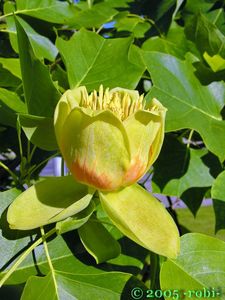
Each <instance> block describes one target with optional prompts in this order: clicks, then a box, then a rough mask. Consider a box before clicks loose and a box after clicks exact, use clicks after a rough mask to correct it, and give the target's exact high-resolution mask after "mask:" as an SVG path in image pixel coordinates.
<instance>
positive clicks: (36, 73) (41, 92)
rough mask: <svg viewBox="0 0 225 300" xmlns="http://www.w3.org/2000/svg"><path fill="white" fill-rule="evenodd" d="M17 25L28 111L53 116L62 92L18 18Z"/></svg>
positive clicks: (32, 113)
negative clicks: (36, 54)
mask: <svg viewBox="0 0 225 300" xmlns="http://www.w3.org/2000/svg"><path fill="white" fill-rule="evenodd" d="M16 27H17V37H18V45H19V55H20V64H21V73H22V79H23V87H24V94H25V99H26V105H27V108H28V112H29V113H30V114H31V115H38V116H45V117H51V116H53V112H54V109H55V105H56V103H57V101H58V100H59V98H60V94H59V92H58V91H57V89H56V87H55V86H54V84H53V82H52V80H51V77H50V74H49V70H48V69H47V67H46V66H44V65H43V64H42V63H41V62H40V61H39V60H38V59H37V58H36V57H35V55H34V53H33V50H32V47H31V45H30V42H29V39H28V36H27V34H26V32H25V30H24V28H23V26H22V24H21V23H20V20H18V19H16ZM31 78H32V80H31Z"/></svg>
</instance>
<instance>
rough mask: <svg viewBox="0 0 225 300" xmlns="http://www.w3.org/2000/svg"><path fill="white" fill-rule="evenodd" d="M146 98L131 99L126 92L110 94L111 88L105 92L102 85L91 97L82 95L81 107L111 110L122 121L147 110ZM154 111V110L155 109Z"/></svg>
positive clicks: (85, 94)
mask: <svg viewBox="0 0 225 300" xmlns="http://www.w3.org/2000/svg"><path fill="white" fill-rule="evenodd" d="M143 99H144V96H143V95H141V96H139V97H138V98H137V99H133V98H131V96H130V95H129V94H128V93H127V92H126V91H123V90H122V91H121V92H120V91H119V90H117V91H114V92H110V90H109V88H107V89H106V90H105V91H104V89H103V86H102V85H100V87H99V91H98V92H97V91H96V90H94V91H93V92H92V93H91V94H90V95H88V94H87V93H83V94H82V99H81V102H80V106H82V107H86V108H91V109H92V110H94V111H95V110H105V109H108V110H111V111H112V112H113V113H115V114H116V115H117V116H118V117H119V118H120V119H121V120H122V121H123V120H125V119H126V118H128V117H129V116H130V115H132V114H134V113H135V112H136V111H137V110H142V109H144V108H145V101H143ZM153 109H154V108H153Z"/></svg>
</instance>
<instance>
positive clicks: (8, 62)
mask: <svg viewBox="0 0 225 300" xmlns="http://www.w3.org/2000/svg"><path fill="white" fill-rule="evenodd" d="M0 64H2V66H3V68H4V69H6V70H8V71H9V72H10V73H12V74H13V75H14V76H16V77H18V78H19V79H21V78H22V77H21V71H20V60H19V59H18V58H3V57H0Z"/></svg>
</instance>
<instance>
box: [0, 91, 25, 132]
mask: <svg viewBox="0 0 225 300" xmlns="http://www.w3.org/2000/svg"><path fill="white" fill-rule="evenodd" d="M17 112H26V106H25V104H24V102H22V101H21V100H20V98H19V96H18V95H17V94H16V93H14V92H11V91H9V90H7V89H3V88H0V122H1V124H4V125H8V126H12V127H16V120H17V115H16V113H17Z"/></svg>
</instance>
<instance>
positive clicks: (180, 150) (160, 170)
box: [153, 137, 214, 197]
mask: <svg viewBox="0 0 225 300" xmlns="http://www.w3.org/2000/svg"><path fill="white" fill-rule="evenodd" d="M207 153H208V152H207V150H205V149H200V150H195V149H188V148H187V145H184V144H181V143H180V142H178V141H177V140H176V138H173V137H166V138H165V141H164V144H163V148H162V151H161V153H160V156H159V158H158V160H157V161H156V162H155V164H154V175H153V182H154V185H153V187H154V188H153V191H154V192H162V193H163V194H166V195H170V196H177V197H180V196H181V195H182V194H183V193H184V192H185V191H186V190H188V189H189V188H192V187H210V186H211V185H212V183H213V180H214V178H213V177H212V176H211V175H210V173H209V168H208V167H207V166H206V165H205V164H204V162H203V159H204V156H206V154H207ZM155 184H156V185H157V186H158V187H159V189H158V188H157V187H156V186H155Z"/></svg>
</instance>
